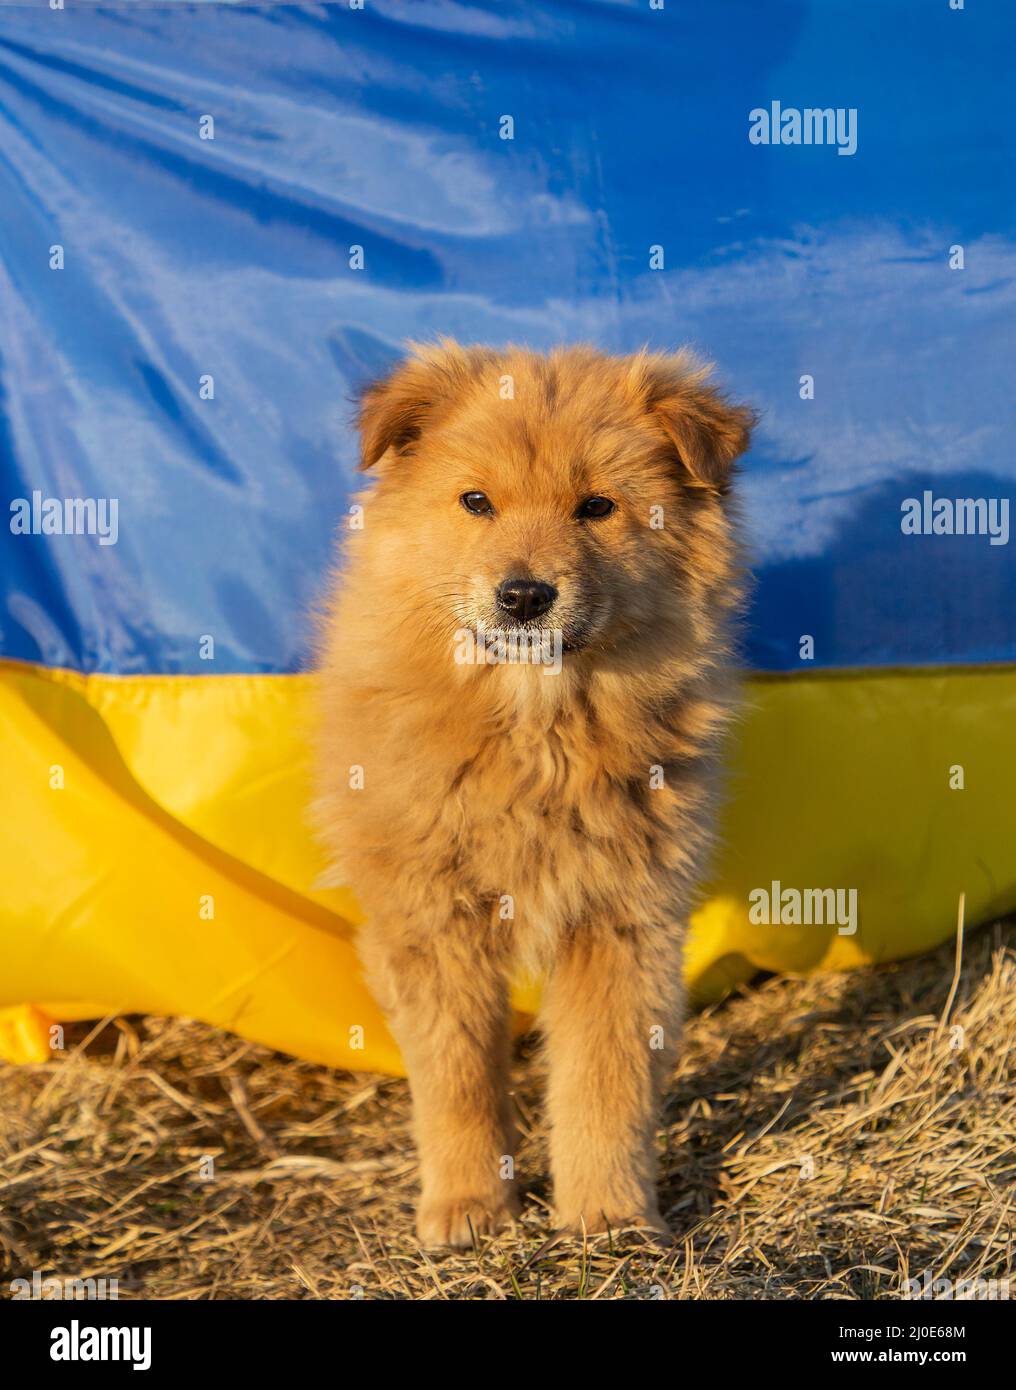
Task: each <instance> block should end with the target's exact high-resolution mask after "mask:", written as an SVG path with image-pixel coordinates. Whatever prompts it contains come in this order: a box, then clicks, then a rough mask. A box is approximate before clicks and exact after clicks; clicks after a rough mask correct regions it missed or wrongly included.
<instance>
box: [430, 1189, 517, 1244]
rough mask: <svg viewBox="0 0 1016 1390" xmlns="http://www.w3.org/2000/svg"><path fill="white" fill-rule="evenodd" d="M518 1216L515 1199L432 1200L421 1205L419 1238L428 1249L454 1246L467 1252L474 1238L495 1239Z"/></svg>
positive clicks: (438, 1198) (436, 1198)
mask: <svg viewBox="0 0 1016 1390" xmlns="http://www.w3.org/2000/svg"><path fill="white" fill-rule="evenodd" d="M517 1215H518V1205H517V1203H516V1202H515V1200H514V1198H512V1197H509V1196H507V1195H501V1194H498V1195H497V1196H496V1197H430V1198H425V1199H424V1200H423V1201H421V1203H420V1205H419V1208H418V1209H417V1213H416V1234H417V1237H418V1239H419V1241H420V1244H421V1245H422V1246H424V1248H425V1249H428V1250H433V1249H436V1248H437V1247H438V1246H441V1245H452V1246H455V1247H456V1248H457V1249H460V1250H464V1249H467V1248H468V1247H469V1246H471V1245H472V1244H473V1242H474V1238H475V1239H476V1240H479V1239H480V1237H481V1236H494V1235H497V1233H498V1232H499V1231H503V1230H505V1229H506V1228H507V1227H508V1226H510V1225H511V1224H512V1222H513V1221H514V1220H515V1217H516V1216H517Z"/></svg>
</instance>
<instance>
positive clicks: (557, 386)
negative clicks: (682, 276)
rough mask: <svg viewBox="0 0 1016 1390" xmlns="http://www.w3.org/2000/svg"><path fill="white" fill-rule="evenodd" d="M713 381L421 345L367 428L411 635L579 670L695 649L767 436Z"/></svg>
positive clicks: (662, 363)
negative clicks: (549, 658) (525, 651)
mask: <svg viewBox="0 0 1016 1390" xmlns="http://www.w3.org/2000/svg"><path fill="white" fill-rule="evenodd" d="M707 378H708V369H707V368H705V367H703V366H701V365H700V364H698V363H697V362H696V361H695V360H694V359H693V358H692V357H691V356H690V355H689V354H687V353H684V352H680V353H677V354H674V355H665V354H657V355H653V354H649V353H646V352H643V353H640V354H637V355H635V356H632V357H611V356H607V355H605V354H603V353H599V352H596V351H594V350H593V349H590V348H584V347H581V348H565V349H559V350H556V351H554V352H552V353H550V354H549V355H546V356H544V355H541V354H536V353H530V352H526V351H522V350H517V349H508V350H506V351H504V352H495V351H492V350H490V349H486V348H462V347H460V346H458V345H457V344H455V343H451V342H448V341H442V342H441V343H440V344H439V345H438V346H434V347H430V346H428V347H415V348H414V351H413V355H412V356H410V357H409V358H407V359H406V360H405V361H404V362H403V363H401V364H400V365H399V366H398V367H397V368H396V369H395V371H394V372H393V373H392V374H391V375H390V376H389V377H388V378H386V379H385V380H383V381H380V382H377V383H375V384H374V385H372V386H371V387H369V388H368V389H367V390H366V392H365V393H364V395H363V398H362V402H361V408H360V416H359V424H360V430H361V435H362V442H363V458H362V464H361V467H363V468H365V469H373V470H375V471H376V473H377V474H378V475H379V476H378V483H377V488H376V491H375V493H374V499H375V502H374V503H372V504H371V507H372V511H373V512H374V520H373V521H369V522H368V529H370V527H371V526H379V527H380V528H381V530H382V531H383V533H384V550H385V561H384V565H385V570H384V572H385V574H386V575H388V576H389V578H393V579H394V580H395V582H397V583H398V593H397V595H396V601H397V603H398V605H399V607H400V608H401V609H402V610H403V612H402V614H401V616H402V617H403V618H407V617H408V618H409V620H410V622H409V626H403V629H402V631H403V634H404V636H406V637H409V638H410V639H411V631H410V629H411V626H412V623H413V621H414V620H415V622H416V624H417V627H418V632H419V635H420V637H421V639H422V638H423V637H424V636H425V635H429V636H434V635H437V636H438V637H440V636H441V634H444V635H445V637H446V639H447V640H449V641H450V640H452V636H453V634H454V633H455V632H456V631H457V630H461V629H463V628H467V629H470V630H474V631H478V630H483V631H484V632H485V633H487V634H491V633H496V634H499V635H501V634H511V633H512V632H516V633H519V632H521V633H525V634H529V635H536V634H541V633H545V632H552V633H556V634H559V635H560V639H561V644H562V646H563V650H564V652H565V653H566V654H573V656H574V658H575V659H577V658H578V654H580V653H582V654H584V657H585V659H592V658H593V657H594V656H595V653H596V652H614V653H617V652H618V651H620V650H622V649H623V648H624V647H625V646H626V645H627V646H632V645H639V644H643V643H645V642H646V641H647V640H648V641H651V642H652V641H657V642H658V641H659V640H660V639H661V638H662V639H664V640H668V639H669V640H671V641H672V642H673V643H680V642H681V641H684V642H685V643H686V642H687V641H689V640H694V636H695V628H696V615H697V618H698V623H699V625H701V622H702V621H703V612H704V605H705V606H706V607H708V603H709V596H710V594H711V593H713V592H714V591H716V590H717V589H718V588H722V587H723V585H724V582H725V580H728V579H729V575H730V573H731V570H732V566H733V565H734V553H733V542H732V535H731V526H730V517H729V500H728V493H729V490H730V483H731V477H732V470H733V464H734V461H735V459H736V458H737V456H738V455H739V454H740V453H741V452H742V451H743V450H744V449H745V448H746V446H747V442H748V431H749V427H750V424H751V421H752V414H751V412H750V411H749V410H747V409H745V408H744V407H740V406H734V405H731V404H729V403H728V402H727V401H726V400H724V398H723V397H722V396H721V395H720V394H719V393H718V392H717V391H716V389H715V388H714V387H712V386H710V385H709V384H708V380H707ZM375 503H376V508H375ZM379 573H380V567H379Z"/></svg>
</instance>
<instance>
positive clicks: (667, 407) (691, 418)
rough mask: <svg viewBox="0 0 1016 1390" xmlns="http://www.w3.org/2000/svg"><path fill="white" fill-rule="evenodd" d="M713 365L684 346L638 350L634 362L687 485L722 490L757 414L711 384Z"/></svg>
mask: <svg viewBox="0 0 1016 1390" xmlns="http://www.w3.org/2000/svg"><path fill="white" fill-rule="evenodd" d="M711 370H712V369H711V368H710V367H709V366H708V365H703V364H702V363H700V362H698V361H696V359H695V358H694V357H693V356H692V355H691V354H690V353H689V352H686V351H682V352H677V353H673V354H664V353H658V354H650V353H640V354H639V356H638V357H636V358H634V359H633V363H632V377H633V380H634V382H635V383H637V386H638V388H639V389H640V393H641V394H642V398H643V403H644V405H645V408H646V409H647V410H648V411H649V412H650V413H651V414H652V415H653V417H654V418H655V420H656V421H657V423H658V425H659V426H660V428H661V429H662V431H663V433H664V434H665V435H666V436H667V438H668V439H669V441H670V442H671V444H672V445H673V447H674V450H675V452H676V454H677V457H678V460H679V462H680V463H681V465H682V467H683V468H684V470H685V472H686V473H687V474H688V482H689V483H690V485H691V486H692V487H695V488H703V489H707V490H708V491H710V492H713V493H717V494H719V495H721V496H722V495H723V494H724V493H726V492H727V491H728V489H729V487H730V481H731V476H732V474H733V466H734V460H735V459H737V458H738V457H739V456H740V455H741V454H743V453H744V451H745V450H746V449H747V447H748V443H749V440H750V436H751V430H752V428H753V426H754V425H755V424H756V421H757V416H756V414H755V412H754V411H753V410H751V409H750V408H749V407H748V406H745V405H734V404H733V403H731V402H730V401H728V400H727V399H726V397H725V396H724V395H723V394H722V393H721V392H720V391H718V390H717V389H716V387H715V386H710V385H709V384H708V383H709V376H710V372H711Z"/></svg>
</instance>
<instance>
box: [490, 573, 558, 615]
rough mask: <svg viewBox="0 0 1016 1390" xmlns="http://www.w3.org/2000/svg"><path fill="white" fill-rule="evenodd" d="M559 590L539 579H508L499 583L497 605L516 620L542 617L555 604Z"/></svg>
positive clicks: (501, 610)
mask: <svg viewBox="0 0 1016 1390" xmlns="http://www.w3.org/2000/svg"><path fill="white" fill-rule="evenodd" d="M556 598H557V590H556V589H555V588H554V586H553V584H544V583H543V581H542V580H539V579H506V580H504V582H503V583H501V584H499V585H498V589H497V606H498V609H499V610H500V612H502V613H504V614H506V615H507V617H509V618H511V619H512V620H513V621H514V622H517V623H529V622H532V621H533V619H534V618H541V617H542V616H543V615H544V613H546V612H548V611H549V610H550V609H551V608H552V607H553V605H554V601H555V599H556Z"/></svg>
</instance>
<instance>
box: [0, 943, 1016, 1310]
mask: <svg viewBox="0 0 1016 1390" xmlns="http://www.w3.org/2000/svg"><path fill="white" fill-rule="evenodd" d="M954 966H955V950H954V947H953V946H949V947H946V948H943V949H942V950H941V951H939V952H937V953H935V954H933V955H930V956H924V957H922V958H920V959H918V960H913V961H907V962H903V963H901V964H897V965H892V966H885V967H881V968H877V969H870V970H865V971H860V972H856V973H853V974H850V975H820V976H815V977H813V978H810V979H804V980H800V979H786V978H770V979H765V980H762V981H759V982H756V983H754V984H753V985H752V986H750V987H746V988H745V989H744V990H742V991H741V992H740V993H739V994H737V995H736V996H734V997H732V998H730V999H728V1000H727V1001H726V1002H725V1003H723V1004H722V1005H719V1006H717V1007H714V1008H712V1009H709V1010H708V1011H706V1012H704V1013H700V1014H697V1015H695V1016H693V1017H692V1019H691V1020H690V1022H689V1025H688V1029H687V1033H686V1039H685V1046H684V1050H683V1054H682V1059H681V1062H680V1065H679V1067H678V1069H677V1071H676V1073H675V1077H674V1083H673V1086H672V1089H671V1092H670V1094H669V1097H668V1100H667V1104H666V1108H665V1112H664V1116H663V1122H662V1125H661V1129H660V1134H659V1147H660V1155H661V1168H662V1174H663V1177H662V1191H663V1203H662V1206H663V1210H664V1212H665V1213H666V1214H667V1216H668V1220H669V1222H670V1225H671V1227H672V1228H673V1230H674V1232H675V1239H674V1241H673V1243H672V1244H671V1245H670V1246H669V1247H665V1246H654V1245H652V1244H648V1243H646V1242H645V1241H643V1240H642V1239H640V1238H638V1237H636V1236H634V1235H632V1234H628V1233H624V1232H615V1233H611V1234H610V1235H609V1236H603V1237H595V1238H589V1239H588V1240H587V1241H585V1242H583V1241H581V1240H570V1241H555V1240H554V1237H553V1230H552V1227H551V1225H550V1217H549V1212H548V1200H549V1192H548V1186H547V1181H546V1177H545V1161H544V1156H545V1130H544V1124H543V1119H542V1108H541V1100H540V1095H541V1087H540V1075H539V1071H540V1062H539V1052H538V1049H537V1048H536V1047H535V1046H534V1045H532V1044H529V1043H525V1044H523V1046H522V1050H521V1052H520V1055H519V1059H518V1063H517V1066H516V1075H515V1083H516V1084H515V1098H516V1104H517V1109H518V1114H519V1122H520V1128H521V1133H522V1143H521V1148H520V1151H519V1156H518V1172H519V1175H520V1178H521V1183H522V1190H523V1197H524V1208H525V1210H524V1216H523V1219H522V1221H521V1223H520V1225H519V1227H518V1228H517V1230H516V1231H515V1232H514V1233H512V1234H511V1235H508V1236H504V1237H502V1238H500V1239H499V1240H497V1241H484V1242H482V1243H481V1244H480V1246H479V1248H477V1249H475V1250H471V1251H467V1252H465V1253H458V1254H454V1255H451V1254H446V1255H434V1254H425V1253H422V1252H421V1251H420V1249H419V1247H418V1246H417V1245H416V1243H415V1241H414V1240H413V1235H412V1202H413V1195H414V1182H415V1160H414V1155H413V1150H412V1146H411V1141H410V1130H409V1107H408V1094H407V1087H406V1083H405V1082H404V1081H399V1080H393V1079H390V1078H386V1077H379V1076H371V1075H350V1074H348V1073H341V1072H332V1071H329V1070H327V1069H326V1068H323V1067H316V1066H311V1065H309V1064H308V1063H305V1062H297V1061H293V1060H292V1059H291V1058H287V1057H284V1056H282V1055H280V1054H278V1053H274V1052H271V1051H270V1050H268V1049H267V1048H263V1047H258V1046H256V1045H254V1044H251V1043H246V1042H243V1041H242V1040H240V1039H238V1038H236V1037H234V1036H231V1035H229V1034H226V1033H222V1032H218V1031H217V1030H215V1029H213V1028H208V1027H205V1026H204V1025H201V1024H198V1023H194V1022H190V1021H186V1020H164V1019H156V1018H137V1017H132V1018H117V1019H111V1020H106V1021H104V1022H103V1023H101V1024H98V1025H94V1026H90V1025H77V1026H75V1027H74V1028H69V1029H68V1030H67V1039H66V1048H65V1052H64V1055H63V1056H62V1057H59V1058H58V1059H56V1060H54V1061H53V1062H51V1063H46V1064H45V1065H40V1066H24V1067H10V1066H7V1067H2V1068H0V1115H2V1116H3V1125H2V1126H0V1297H8V1296H9V1292H8V1290H9V1280H10V1279H12V1278H14V1277H16V1276H25V1275H27V1276H28V1277H31V1274H32V1271H33V1270H38V1271H40V1272H41V1273H42V1275H44V1276H45V1275H52V1274H57V1275H60V1276H61V1277H65V1278H67V1277H79V1278H86V1277H93V1278H101V1277H105V1278H107V1279H108V1278H117V1279H118V1280H119V1294H120V1297H121V1298H133V1297H145V1296H148V1297H155V1298H169V1299H196V1298H197V1299H221V1298H240V1299H254V1298H286V1299H306V1298H327V1299H349V1298H366V1299H375V1298H382V1299H409V1298H414V1299H415V1298H423V1299H459V1298H475V1299H513V1298H526V1299H536V1298H543V1299H566V1298H590V1299H593V1298H597V1299H605V1298H606V1299H616V1298H620V1299H625V1298H628V1299H631V1298H717V1299H736V1298H751V1299H767V1298H771V1299H786V1298H809V1299H811V1298H845V1299H878V1298H886V1299H898V1298H899V1297H900V1296H901V1286H902V1285H904V1284H905V1281H906V1280H907V1279H920V1281H921V1286H922V1288H923V1287H924V1286H925V1283H926V1281H930V1280H931V1279H933V1278H945V1279H949V1280H952V1281H953V1283H956V1282H957V1281H959V1280H961V1279H975V1278H980V1279H983V1280H985V1281H987V1280H991V1279H994V1280H1003V1279H1006V1278H1009V1277H1010V1275H1011V1274H1012V1267H1013V1256H1014V1237H1013V1207H1014V1201H1016V1199H1014V1192H1016V1188H1014V1186H1013V1179H1014V1177H1016V1142H1014V1141H1016V1087H1014V1069H1016V1047H1014V1039H1016V988H1014V985H1016V927H1014V925H1013V924H1012V923H1008V924H1003V923H995V924H993V925H992V926H990V927H988V928H985V929H983V930H982V931H980V932H978V933H976V934H973V935H971V936H970V937H969V938H968V939H967V941H966V942H965V944H964V950H963V964H962V970H961V972H960V973H959V975H958V976H956V974H955V969H954ZM954 984H955V992H954V991H953V986H954ZM209 1158H211V1159H213V1160H214V1163H213V1164H209V1162H208V1159H209ZM926 1271H928V1274H927V1275H926V1274H925V1272H926ZM983 1287H984V1288H985V1289H988V1290H993V1291H994V1292H992V1293H991V1296H1004V1286H1000V1285H995V1286H991V1285H988V1284H985V1285H984V1286H983ZM999 1289H1001V1293H999V1292H998V1291H997V1290H999ZM1013 1290H1014V1291H1016V1277H1013Z"/></svg>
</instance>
